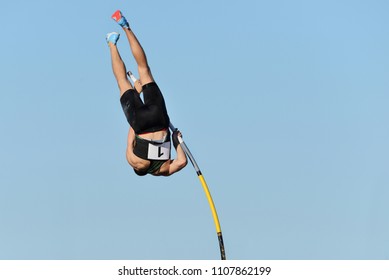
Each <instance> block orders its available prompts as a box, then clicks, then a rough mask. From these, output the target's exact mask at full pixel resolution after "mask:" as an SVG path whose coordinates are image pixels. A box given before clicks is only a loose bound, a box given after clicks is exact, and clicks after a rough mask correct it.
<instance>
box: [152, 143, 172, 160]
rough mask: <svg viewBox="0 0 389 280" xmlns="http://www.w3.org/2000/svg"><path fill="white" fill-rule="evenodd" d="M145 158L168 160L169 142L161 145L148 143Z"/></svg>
mask: <svg viewBox="0 0 389 280" xmlns="http://www.w3.org/2000/svg"><path fill="white" fill-rule="evenodd" d="M147 158H148V159H151V160H168V159H169V158H170V142H165V143H161V144H151V143H149V151H148V154H147Z"/></svg>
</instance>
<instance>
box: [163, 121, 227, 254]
mask: <svg viewBox="0 0 389 280" xmlns="http://www.w3.org/2000/svg"><path fill="white" fill-rule="evenodd" d="M170 129H171V131H172V132H174V131H175V130H176V128H175V127H174V126H173V124H172V123H170ZM178 141H179V142H180V145H181V148H182V149H183V150H184V152H185V154H186V155H187V156H188V157H189V160H190V162H191V163H192V165H193V167H194V169H195V171H196V173H197V176H198V178H199V179H200V182H201V185H202V186H203V189H204V192H205V195H206V197H207V200H208V203H209V206H210V208H211V212H212V217H213V221H214V222H215V227H216V233H217V238H218V240H219V247H220V255H221V259H222V260H225V259H226V252H225V250H224V242H223V235H222V230H221V228H220V223H219V218H218V216H217V212H216V208H215V204H214V203H213V200H212V196H211V193H210V191H209V188H208V185H207V183H206V182H205V179H204V176H203V174H202V173H201V170H200V168H199V166H198V165H197V163H196V160H195V159H194V157H193V155H192V153H191V152H190V151H189V148H188V146H186V144H185V142H184V140H182V138H181V137H178Z"/></svg>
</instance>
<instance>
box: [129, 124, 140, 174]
mask: <svg viewBox="0 0 389 280" xmlns="http://www.w3.org/2000/svg"><path fill="white" fill-rule="evenodd" d="M134 146H135V131H134V130H133V129H132V127H130V130H129V131H128V137H127V151H126V156H127V161H128V163H129V164H130V165H131V166H132V167H134V168H135V167H137V166H138V164H139V159H138V157H137V156H136V155H135V154H134Z"/></svg>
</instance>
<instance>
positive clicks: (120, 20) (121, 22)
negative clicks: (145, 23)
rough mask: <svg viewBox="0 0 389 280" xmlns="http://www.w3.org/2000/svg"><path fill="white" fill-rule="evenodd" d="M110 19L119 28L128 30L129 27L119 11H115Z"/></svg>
mask: <svg viewBox="0 0 389 280" xmlns="http://www.w3.org/2000/svg"><path fill="white" fill-rule="evenodd" d="M112 19H113V20H115V21H116V22H117V23H118V24H119V25H120V26H121V27H123V28H130V25H129V24H128V21H127V20H126V18H125V17H124V16H123V15H122V12H121V11H120V10H117V11H116V12H114V13H113V15H112Z"/></svg>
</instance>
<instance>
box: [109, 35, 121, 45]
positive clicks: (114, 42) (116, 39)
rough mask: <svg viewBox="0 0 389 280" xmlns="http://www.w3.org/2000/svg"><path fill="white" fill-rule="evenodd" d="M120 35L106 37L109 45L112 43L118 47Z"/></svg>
mask: <svg viewBox="0 0 389 280" xmlns="http://www.w3.org/2000/svg"><path fill="white" fill-rule="evenodd" d="M119 37H120V34H119V33H117V32H111V33H108V34H107V36H106V40H107V43H108V45H109V44H110V43H111V44H113V45H115V46H116V43H117V41H118V40H119Z"/></svg>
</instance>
